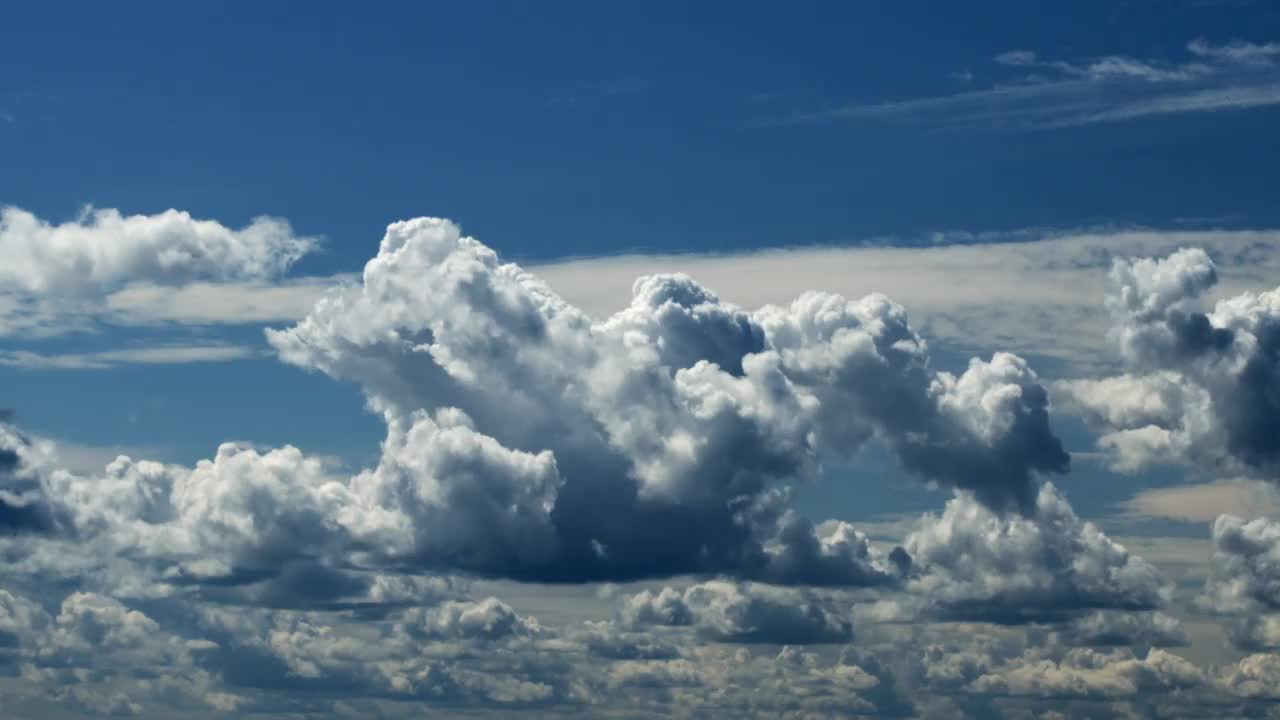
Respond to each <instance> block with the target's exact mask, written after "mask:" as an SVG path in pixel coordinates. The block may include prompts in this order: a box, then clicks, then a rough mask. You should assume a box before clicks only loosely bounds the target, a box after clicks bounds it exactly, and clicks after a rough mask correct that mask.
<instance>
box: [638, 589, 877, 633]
mask: <svg viewBox="0 0 1280 720" xmlns="http://www.w3.org/2000/svg"><path fill="white" fill-rule="evenodd" d="M847 615H848V612H847V609H846V611H845V613H843V614H842V613H841V612H840V611H839V610H838V609H836V608H833V607H830V606H828V604H827V603H824V602H822V601H821V600H819V599H818V598H815V597H813V596H811V595H807V594H805V593H802V592H800V591H798V590H793V589H787V588H775V587H770V586H767V585H757V584H750V583H748V584H734V583H728V582H723V581H710V582H705V583H698V584H695V585H691V586H689V587H687V588H685V589H684V591H683V592H681V591H679V590H676V589H674V588H671V587H664V588H662V589H661V590H660V591H658V592H653V591H650V590H644V591H642V592H640V593H638V594H636V595H633V596H631V597H629V598H626V599H625V600H624V601H623V603H622V606H621V608H620V609H619V620H620V622H622V623H623V624H624V625H626V626H629V627H646V626H690V627H692V628H694V629H695V630H696V631H697V632H698V633H699V634H701V635H702V636H704V637H706V638H708V639H712V640H717V641H720V642H737V643H752V642H755V643H772V644H778V645H783V644H797V645H798V644H808V643H843V642H849V641H850V640H852V639H853V625H852V623H851V622H850V621H849V618H848V617H847Z"/></svg>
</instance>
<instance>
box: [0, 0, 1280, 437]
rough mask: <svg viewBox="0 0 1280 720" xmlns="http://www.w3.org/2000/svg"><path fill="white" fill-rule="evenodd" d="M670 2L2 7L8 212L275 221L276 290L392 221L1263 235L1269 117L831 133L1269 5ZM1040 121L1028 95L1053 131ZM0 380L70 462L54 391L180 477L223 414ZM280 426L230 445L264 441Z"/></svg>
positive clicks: (1182, 50)
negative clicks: (902, 106)
mask: <svg viewBox="0 0 1280 720" xmlns="http://www.w3.org/2000/svg"><path fill="white" fill-rule="evenodd" d="M686 5H687V4H684V3H676V4H666V5H663V4H658V5H656V6H650V7H646V9H645V10H644V11H643V12H641V11H638V10H634V9H632V10H628V9H626V8H622V7H619V6H612V5H610V6H598V5H596V4H592V3H581V4H574V3H551V4H547V5H544V6H539V7H537V8H536V9H535V8H533V7H532V6H530V7H519V6H514V5H512V4H503V3H498V4H484V3H479V4H475V5H470V6H469V7H468V8H456V7H446V6H442V5H431V4H420V3H404V4H396V3H387V4H382V5H380V6H378V7H377V8H373V9H360V10H356V9H354V8H352V7H350V6H349V5H345V4H342V3H338V4H325V3H317V4H313V5H311V6H309V7H308V11H307V12H298V11H297V10H296V8H290V7H286V6H283V5H282V6H277V7H250V6H248V5H237V4H229V5H228V4H221V5H213V6H199V5H194V4H184V5H181V6H175V7H169V8H157V7H155V6H154V5H151V4H147V3H122V4H117V5H113V6H110V7H107V6H101V7H94V6H92V5H85V4H74V3H73V4H70V5H65V4H59V3H49V4H43V3H42V4H39V5H35V4H26V5H22V6H19V7H17V8H13V9H12V10H11V11H10V15H9V25H10V27H11V28H14V29H15V32H13V33H11V36H10V38H9V41H8V42H6V43H5V47H4V48H3V49H0V53H3V55H0V62H2V64H3V65H4V66H5V67H9V68H12V69H18V68H21V71H20V72H16V71H15V72H9V73H5V74H4V76H3V77H2V78H0V111H2V112H3V113H4V118H5V120H4V122H3V123H2V124H0V151H2V152H3V154H4V156H5V158H6V161H5V167H6V172H5V173H3V174H0V199H3V201H4V202H6V203H8V204H11V205H15V206H18V207H22V208H24V209H27V210H29V211H31V212H33V213H35V214H36V215H38V216H40V217H42V218H46V219H49V220H53V221H56V220H63V219H66V218H68V217H71V216H73V215H74V214H75V213H76V212H78V211H79V209H80V208H82V207H83V206H85V205H93V206H95V207H106V208H120V209H121V210H122V211H125V212H128V213H153V212H159V211H162V210H165V209H168V208H179V209H182V210H186V211H188V212H191V213H192V214H193V215H194V216H196V217H204V218H215V219H217V220H219V221H220V222H223V223H224V224H226V225H228V226H239V225H242V224H244V223H246V222H248V221H249V220H250V219H251V218H252V217H254V216H257V215H260V214H269V215H275V216H280V217H284V218H287V219H288V220H289V221H290V222H291V223H292V225H293V226H294V228H295V229H296V230H297V231H298V232H299V233H302V234H308V235H316V236H321V237H322V238H323V245H322V249H321V250H320V251H319V252H315V253H312V254H310V255H308V256H306V257H304V258H303V259H302V260H301V261H300V262H299V263H298V264H297V265H296V266H295V267H294V270H293V273H294V274H295V275H327V274H331V273H339V272H356V271H358V270H359V269H360V268H361V266H362V265H363V263H364V261H365V260H367V259H368V258H369V257H370V256H371V255H372V253H373V251H374V250H375V249H376V242H377V238H378V237H380V235H381V233H382V228H383V227H384V226H385V225H386V224H387V223H388V222H390V221H392V220H395V219H403V218H407V217H413V216H417V215H423V214H430V215H442V216H447V217H450V218H452V219H454V220H456V221H458V222H460V223H462V225H463V227H464V229H465V230H466V231H467V232H468V233H470V234H472V235H474V236H476V237H479V238H481V239H482V240H483V241H484V242H485V243H486V244H488V245H490V246H491V247H494V248H495V249H497V250H498V251H499V252H501V253H503V254H504V255H505V256H507V257H509V258H512V259H515V260H519V261H524V262H531V261H546V260H550V259H555V258H562V257H569V256H580V255H593V256H594V255H611V254H616V253H620V252H627V251H633V252H634V251H651V252H677V253H696V252H734V251H741V250H746V249H755V248H769V247H779V246H803V245H836V246H845V245H852V244H859V243H866V242H876V243H890V244H920V243H929V242H931V240H932V238H933V237H934V236H935V234H937V233H982V232H987V233H1001V232H1014V231H1019V230H1023V229H1026V228H1047V229H1054V228H1057V229H1070V228H1079V227H1095V226H1116V227H1129V226H1148V227H1158V228H1170V229H1178V228H1184V227H1191V228H1200V227H1214V228H1265V227H1273V226H1275V225H1277V224H1280V211H1278V210H1277V209H1276V207H1275V203H1274V202H1273V199H1274V194H1273V193H1272V192H1271V191H1270V189H1271V188H1272V187H1273V186H1274V185H1275V183H1276V182H1277V175H1276V173H1280V170H1278V169H1277V168H1276V166H1275V164H1274V163H1269V162H1266V158H1267V157H1269V156H1272V155H1274V154H1275V153H1276V152H1277V144H1278V143H1280V139H1277V136H1276V134H1275V133H1274V132H1273V131H1272V129H1273V127H1274V125H1275V123H1276V121H1277V118H1278V117H1280V116H1278V115H1277V113H1280V106H1274V107H1266V106H1264V107H1256V108H1251V109H1247V110H1233V109H1231V108H1230V107H1225V108H1223V109H1221V110H1219V111H1216V112H1185V113H1176V114H1169V115H1156V116H1150V117H1142V118H1135V119H1133V120H1129V121H1123V122H1097V123H1089V124H1084V125H1081V126H1075V127H1066V128H1049V127H1044V126H1043V123H1041V122H1040V120H1042V119H1044V118H1037V119H1036V121H1035V122H1031V123H1023V122H1022V121H1019V120H1015V119H1011V118H1001V117H999V116H998V114H997V116H996V117H995V119H993V120H991V121H990V122H987V123H985V124H984V123H978V124H973V123H971V122H970V121H968V120H966V118H965V115H964V113H965V112H966V110H965V108H963V107H957V108H954V109H952V110H948V109H946V108H943V109H942V110H940V111H939V112H937V113H935V114H934V115H931V116H929V117H927V118H925V119H921V118H920V117H915V118H914V119H913V118H908V117H895V116H893V115H892V114H890V115H888V116H884V117H842V116H841V115H840V112H841V110H842V109H845V110H847V109H850V108H859V107H867V106H875V105H877V104H882V103H892V102H897V101H904V100H912V99H928V98H946V97H948V96H955V95H957V94H964V93H972V92H975V91H982V90H985V89H989V88H992V87H996V86H1004V85H1008V84H1011V83H1017V82H1019V81H1021V80H1023V79H1024V78H1025V77H1026V76H1029V75H1042V76H1044V75H1047V74H1049V73H1052V72H1053V71H1052V70H1050V69H1046V68H1041V67H1019V66H1010V65H1007V64H1002V63H1001V62H1000V61H999V60H998V59H997V58H998V57H999V56H1001V55H1002V54H1005V53H1009V52H1011V51H1027V52H1033V53H1035V54H1036V55H1037V56H1039V57H1041V58H1044V61H1045V62H1046V63H1049V62H1066V63H1076V64H1087V63H1088V62H1090V61H1091V60H1095V59H1096V58H1099V57H1106V56H1124V57H1127V58H1132V59H1134V60H1137V61H1141V62H1143V63H1147V64H1150V65H1151V66H1154V67H1176V66H1179V65H1184V64H1186V63H1189V62H1192V61H1195V60H1196V56H1195V55H1194V54H1193V53H1191V52H1190V51H1189V50H1188V44H1189V43H1192V42H1193V41H1196V40H1203V41H1204V42H1206V43H1213V44H1216V45H1226V44H1228V43H1231V42H1250V41H1252V42H1256V43H1261V44H1265V43H1266V42H1267V41H1269V40H1270V39H1271V38H1272V36H1273V34H1274V33H1272V32H1271V29H1272V28H1276V27H1280V16H1278V15H1277V13H1280V10H1278V9H1276V8H1273V7H1270V6H1269V5H1267V4H1258V5H1252V6H1249V7H1247V8H1244V9H1240V8H1237V7H1235V6H1234V5H1233V4H1231V3H1224V4H1213V3H1206V4H1197V3H1185V4H1179V3H1124V4H1115V3H1095V4H1089V3H1084V4H1073V5H1071V6H1070V7H1060V8H1057V9H1053V8H1049V7H1040V6H1035V7H1032V6H1028V5H1025V4H1022V3H1004V4H1001V3H994V4H990V5H984V6H981V7H977V6H971V5H964V6H960V5H950V4H947V5H938V4H931V3H891V4H878V5H877V4H865V3H817V4H813V5H811V6H808V7H806V8H804V9H800V10H794V9H786V10H783V9H782V8H779V7H777V6H773V5H770V4H751V3H733V4H716V3H707V4H698V5H697V6H696V7H687V6H686ZM1228 74H1232V75H1233V74H1236V71H1235V70H1231V71H1230V73H1228ZM1264 74H1265V75H1266V77H1265V78H1264V80H1265V81H1267V82H1271V83H1275V82H1277V81H1280V80H1277V75H1276V73H1274V72H1271V71H1268V72H1267V73H1264ZM1244 79H1245V80H1246V81H1247V82H1248V83H1250V84H1254V85H1256V84H1258V83H1259V82H1262V81H1259V80H1258V79H1257V78H1255V77H1253V76H1252V75H1250V76H1249V77H1246V78H1244ZM1236 80H1237V78H1234V77H1228V78H1226V79H1225V80H1224V81H1223V82H1225V83H1228V84H1230V83H1233V82H1235V81H1236ZM1129 90H1131V91H1132V92H1133V93H1135V94H1137V95H1138V96H1142V97H1145V96H1146V95H1149V94H1151V91H1149V90H1147V89H1145V88H1142V87H1138V88H1129ZM1167 91H1168V92H1176V91H1181V88H1179V87H1175V88H1172V89H1170V90H1167ZM1117 92H1118V91H1117ZM1160 92H1161V93H1164V92H1166V89H1164V88H1161V89H1160ZM1127 101H1128V99H1127V98H1123V97H1117V98H1115V99H1114V102H1113V104H1115V105H1122V104H1123V103H1124V102H1127ZM1057 102H1058V100H1056V99H1055V97H1053V96H1049V97H1046V98H1044V100H1043V104H1044V105H1045V106H1046V107H1047V108H1048V110H1049V112H1050V114H1051V115H1052V116H1055V117H1057V116H1061V117H1065V116H1067V115H1068V113H1067V112H1066V111H1065V110H1063V109H1056V108H1055V103H1057ZM917 115H920V113H917ZM256 333H257V330H256V328H254V329H252V330H250V331H248V332H244V333H242V334H240V335H241V337H244V336H252V335H254V334H256ZM111 343H112V339H111V338H109V337H107V338H103V337H84V336H77V337H72V338H66V339H60V340H59V341H58V342H57V344H56V345H51V347H55V348H57V350H56V351H58V352H67V351H68V349H74V348H77V347H82V346H95V345H104V346H108V345H110V344H111ZM4 372H5V373H6V374H9V375H10V376H11V377H12V379H13V381H14V382H15V383H16V384H17V385H18V386H19V388H20V390H19V394H18V395H17V396H16V397H15V398H14V400H12V401H11V403H12V404H14V405H15V407H16V409H18V410H19V412H21V413H22V415H23V416H25V417H27V418H28V419H29V421H30V422H31V423H32V424H33V425H35V426H36V427H39V428H41V429H42V430H46V431H48V432H54V433H58V432H63V433H64V434H70V435H71V436H72V437H76V438H77V439H79V440H81V441H83V442H91V443H115V444H125V443H127V442H129V441H128V440H126V439H125V438H124V437H123V436H124V434H125V433H124V432H122V430H123V427H124V426H122V425H118V424H117V423H118V422H119V421H118V420H117V421H113V422H112V423H111V424H110V425H109V426H108V427H102V426H100V425H96V424H95V425H96V426H95V427H85V426H84V424H83V423H81V422H77V419H76V418H77V416H78V415H79V413H78V412H77V411H75V410H73V409H71V407H70V406H71V405H72V403H71V401H70V399H71V398H73V397H74V398H76V399H77V400H78V401H79V402H83V401H84V398H86V397H97V398H100V401H101V402H100V404H102V405H104V406H106V407H114V408H119V409H120V415H121V416H122V417H131V418H136V420H134V421H135V422H144V423H145V418H146V417H147V416H149V415H152V414H153V413H155V421H154V424H153V425H151V426H149V427H148V426H147V425H145V424H144V425H143V426H142V427H143V428H145V430H144V433H145V435H146V436H147V437H148V438H155V439H156V440H157V441H158V442H159V443H160V444H162V445H163V444H170V443H172V444H175V445H177V446H180V447H181V450H180V452H179V456H181V457H183V458H186V459H194V458H195V457H198V456H200V454H201V453H204V452H207V450H205V448H207V447H208V446H209V445H210V444H211V443H215V442H217V440H216V439H215V438H220V437H225V436H228V434H229V433H230V434H231V435H235V431H234V430H233V429H232V428H231V427H228V425H229V423H231V422H239V421H240V420H239V418H238V417H231V416H233V415H237V414H238V413H235V411H234V410H231V411H224V410H222V409H221V408H219V404H218V403H214V404H213V405H212V408H211V412H210V416H209V417H208V418H200V419H194V418H185V417H184V418H182V422H181V423H178V422H176V420H177V418H175V417H174V416H173V415H172V413H165V412H163V411H162V410H157V409H156V408H155V406H163V405H165V404H166V403H174V404H177V405H179V406H185V405H186V404H187V403H188V402H190V401H194V400H195V399H196V398H195V397H193V396H192V395H191V393H193V392H199V391H198V390H193V389H192V388H190V387H189V386H188V384H187V383H186V382H185V378H186V375H185V373H184V372H183V371H182V370H181V369H175V370H174V371H173V375H174V376H173V377H172V378H170V377H167V375H168V374H169V371H165V370H158V369H156V368H154V367H150V368H143V369H134V370H122V371H118V372H117V371H112V373H108V374H115V375H119V376H120V379H119V382H108V383H103V382H101V378H100V377H96V375H99V374H95V377H92V378H85V379H79V378H70V377H66V376H65V374H63V373H54V374H49V375H46V374H36V375H34V376H33V375H32V374H31V373H22V374H16V373H13V371H9V370H6V371H4ZM201 372H204V373H209V374H211V375H213V376H216V375H217V374H219V373H222V372H227V373H230V374H231V375H232V376H233V377H232V378H228V379H227V380H226V381H224V382H218V386H219V387H228V388H235V387H236V386H241V385H249V386H254V387H258V386H261V385H268V386H272V387H277V388H282V391H283V392H285V393H287V396H288V400H287V401H286V402H287V404H288V406H289V407H290V408H299V407H313V408H314V407H319V406H320V400H319V399H317V398H315V397H314V394H315V393H323V394H334V393H335V392H336V391H335V390H334V389H333V388H325V389H323V390H321V389H318V388H315V387H314V384H311V383H307V382H305V380H303V379H299V378H298V377H296V373H290V372H288V371H287V370H283V369H280V368H278V367H277V365H276V363H274V362H273V361H270V360H264V361H262V362H259V361H249V362H242V363H237V366H236V367H235V368H234V369H232V368H230V367H227V368H212V367H202V368H201ZM130 373H139V374H141V375H144V376H145V377H146V378H147V382H146V385H147V386H149V387H151V388H154V390H153V391H152V392H153V395H154V397H153V402H152V403H151V405H152V406H153V407H152V408H147V407H140V406H130V402H129V401H126V400H123V399H120V398H116V399H113V398H111V394H112V392H113V390H112V388H113V387H114V388H115V392H117V393H120V392H125V391H124V390H123V389H122V388H126V387H127V388H130V390H129V391H128V392H129V393H130V394H131V395H132V394H133V390H132V388H135V387H137V385H138V383H137V381H136V378H135V376H134V375H131V374H130ZM281 375H284V376H285V377H280V376H281ZM19 377H20V378H21V380H20V381H19ZM82 382H83V383H87V385H88V387H85V386H82V385H80V383H82ZM103 385H106V387H102V386H103ZM64 387H65V388H67V390H66V391H65V392H64V391H63V390H62V388H64ZM72 387H74V388H76V389H75V390H74V391H72V390H70V388H72ZM23 389H28V391H29V392H30V393H31V399H24V398H23V396H22V391H23ZM224 392H228V391H223V390H220V391H219V392H218V394H219V395H222V394H223V393H224ZM229 392H231V393H234V392H235V391H234V389H231V390H229ZM50 393H52V394H53V395H54V396H60V397H65V398H66V400H65V401H64V402H62V403H60V405H61V407H60V408H59V409H56V410H55V409H53V408H42V407H40V405H41V404H40V403H39V402H36V401H35V400H34V398H36V397H42V398H47V397H49V394H50ZM344 400H347V402H345V405H343V407H350V406H351V404H352V403H351V402H349V398H346V399H334V400H333V402H343V401H344ZM202 404H204V403H202ZM278 422H279V420H278V419H275V420H272V421H270V422H265V423H264V425H265V426H266V427H262V428H260V429H259V428H254V429H252V430H250V429H248V428H245V429H244V430H241V431H240V432H241V433H242V434H246V433H247V435H245V436H246V437H248V438H251V439H253V440H254V441H258V442H268V443H276V442H282V441H284V440H286V439H287V438H285V437H284V436H283V435H284V433H283V432H273V431H272V426H273V425H277V424H278ZM206 423H207V424H206ZM305 424H306V423H305V421H304V425H305ZM64 428H65V429H64ZM205 428H207V430H206V429H205ZM278 429H279V428H278V425H277V430H278ZM372 431H373V432H374V433H376V432H377V430H376V428H373V429H372ZM293 432H296V431H293ZM316 432H317V435H316V437H317V441H318V442H323V443H325V444H332V443H338V444H339V446H340V447H341V448H342V452H343V454H350V453H351V452H352V451H353V450H354V447H353V444H347V443H343V442H342V441H341V439H340V438H339V436H338V434H335V433H327V432H325V431H323V430H321V429H316ZM343 432H346V431H345V430H344V431H343ZM368 437H373V436H367V437H366V438H365V440H367V439H368ZM293 442H295V443H297V442H306V438H297V437H296V436H295V437H294V439H293ZM159 449H162V450H163V449H164V448H159Z"/></svg>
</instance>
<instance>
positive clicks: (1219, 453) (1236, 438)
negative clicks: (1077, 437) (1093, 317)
mask: <svg viewBox="0 0 1280 720" xmlns="http://www.w3.org/2000/svg"><path fill="white" fill-rule="evenodd" d="M1216 282H1217V271H1216V268H1215V265H1214V263H1213V261H1212V260H1211V259H1210V258H1209V256H1208V255H1207V254H1206V253H1205V252H1204V251H1202V250H1199V249H1184V250H1180V251H1178V252H1176V253H1174V254H1173V255H1170V256H1169V257H1167V258H1163V259H1158V260H1156V259H1132V260H1127V261H1116V263H1115V265H1114V266H1113V268H1112V271H1111V284H1112V289H1111V291H1110V293H1109V295H1108V299H1107V304H1108V307H1109V308H1110V309H1111V312H1112V317H1113V322H1114V328H1113V331H1112V337H1113V339H1114V341H1115V342H1116V344H1117V346H1118V348H1119V351H1120V354H1121V357H1122V358H1123V359H1124V361H1125V363H1126V365H1127V368H1128V370H1129V372H1128V373H1127V374H1125V375H1121V376H1117V377H1111V378H1104V379H1101V380H1079V381H1071V382H1068V383H1064V384H1063V385H1062V389H1063V390H1064V391H1065V394H1066V395H1067V397H1068V398H1069V405H1070V406H1071V407H1073V408H1074V409H1075V410H1076V411H1077V412H1079V413H1080V414H1081V415H1082V416H1083V417H1084V418H1085V420H1086V421H1087V422H1089V423H1090V424H1091V425H1092V426H1093V427H1095V428H1096V429H1097V430H1098V431H1099V432H1100V433H1102V435H1101V438H1100V440H1099V444H1100V445H1101V446H1102V447H1103V448H1106V449H1108V450H1110V451H1112V453H1113V456H1114V458H1115V463H1116V465H1117V466H1119V467H1120V468H1122V469H1138V468H1141V467H1145V466H1148V465H1151V464H1154V463H1159V462H1170V461H1173V462H1189V463H1195V464H1197V465H1199V466H1200V467H1203V468H1206V469H1208V470H1210V471H1217V472H1222V471H1227V472H1234V473H1240V474H1248V475H1252V476H1255V477H1260V478H1264V479H1274V478H1275V476H1276V471H1277V469H1278V468H1280V445H1278V444H1277V443H1276V442H1274V437H1275V431H1276V428H1277V427H1278V426H1280V404H1278V403H1277V401H1276V394H1277V393H1276V388H1277V379H1278V378H1280V371H1278V370H1277V362H1278V360H1277V358H1278V357H1280V292H1277V291H1267V292H1261V293H1253V292H1246V293H1243V294H1240V295H1237V296H1235V297H1230V298H1226V299H1223V300H1220V301H1219V302H1218V303H1217V304H1216V305H1215V307H1214V309H1213V310H1212V311H1211V312H1207V313H1206V312H1204V311H1202V310H1201V309H1200V308H1199V307H1198V304H1199V303H1198V301H1199V298H1200V296H1201V295H1202V294H1203V293H1205V292H1206V291H1207V290H1208V289H1209V288H1211V287H1212V286H1213V285H1214V283H1216Z"/></svg>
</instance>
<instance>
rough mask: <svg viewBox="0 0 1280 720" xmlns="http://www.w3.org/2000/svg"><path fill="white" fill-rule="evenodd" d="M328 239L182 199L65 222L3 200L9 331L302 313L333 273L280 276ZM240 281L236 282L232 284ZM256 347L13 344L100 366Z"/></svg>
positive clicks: (22, 357) (0, 314) (33, 355)
mask: <svg viewBox="0 0 1280 720" xmlns="http://www.w3.org/2000/svg"><path fill="white" fill-rule="evenodd" d="M317 245H318V241H317V239H316V238H312V237H304V236H300V235H298V234H296V233H295V232H294V231H293V229H292V228H291V227H290V226H289V223H288V222H287V221H285V220H282V219H279V218H272V217H265V216H264V217H258V218H255V219H254V220H252V221H251V222H250V223H249V224H248V225H246V226H244V227H242V228H231V227H227V226H225V225H222V224H221V223H218V222H216V221H213V220H199V219H196V218H193V217H192V216H191V215H190V214H188V213H186V212H182V211H178V210H166V211H165V212H161V213H157V214H153V215H124V214H122V213H121V212H120V211H118V210H112V209H94V208H86V209H85V210H84V211H83V212H81V213H80V215H79V216H77V217H76V218H74V219H72V220H68V221H66V222H62V223H56V224H55V223H50V222H48V221H46V220H43V219H41V218H38V217H36V216H35V215H33V214H31V213H30V212H27V211H25V210H22V209H20V208H16V207H10V206H0V257H3V258H4V262H3V263H0V337H6V338H7V339H9V340H10V341H11V342H17V341H29V340H32V339H36V338H41V337H46V336H53V335H60V334H64V333H67V332H71V331H91V330H96V329H99V328H101V327H102V326H103V325H104V324H105V325H137V324H152V323H156V322H181V323H199V324H210V323H243V322H254V321H256V322H262V321H263V319H264V318H266V319H276V318H280V317H282V309H285V308H290V309H291V312H286V313H285V314H284V316H287V317H296V314H297V313H298V312H300V311H301V306H300V302H299V300H300V299H301V301H302V302H306V301H307V299H309V298H314V297H315V296H316V294H317V293H318V292H319V291H320V288H321V287H324V288H328V287H332V285H333V284H334V283H333V281H332V280H325V281H323V282H320V281H315V280H311V281H300V282H285V283H283V284H281V285H279V286H277V285H275V282H276V281H277V280H278V279H279V278H280V276H282V275H283V274H284V273H285V272H286V271H287V270H288V269H289V268H290V267H292V266H293V264H294V263H295V262H296V261H297V260H298V259H299V258H301V257H302V256H303V255H305V254H307V253H308V252H310V251H311V250H313V249H314V248H315V247H316V246H317ZM229 290H230V291H229ZM250 354H252V351H251V350H248V349H246V348H240V347H231V346H229V345H226V344H222V345H210V344H208V342H207V340H205V341H202V343H201V344H200V345H199V346H197V345H196V344H195V343H193V342H192V341H191V340H189V339H183V340H179V339H176V338H174V339H167V340H163V341H161V343H160V344H159V345H157V346H137V347H128V348H120V349H109V350H106V351H102V352H95V353H78V352H70V353H62V354H59V355H54V356H50V355H48V354H46V353H42V352H39V351H38V349H20V348H14V349H6V351H5V353H4V354H3V357H0V363H3V364H8V365H15V366H18V367H22V368H49V367H56V368H100V367H107V366H113V365H121V364H127V363H139V362H141V363H155V362H167V363H173V362H206V361H219V362H221V361H227V360H234V359H239V358H243V357H247V356H249V355H250Z"/></svg>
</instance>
